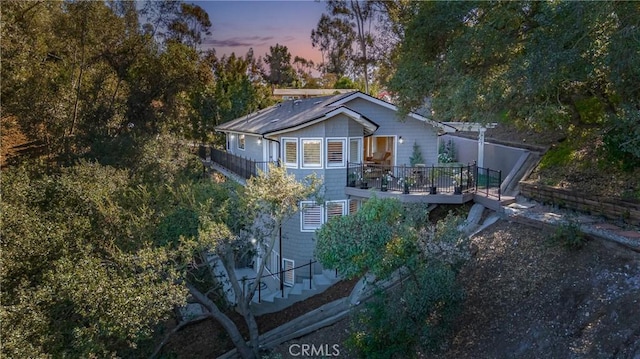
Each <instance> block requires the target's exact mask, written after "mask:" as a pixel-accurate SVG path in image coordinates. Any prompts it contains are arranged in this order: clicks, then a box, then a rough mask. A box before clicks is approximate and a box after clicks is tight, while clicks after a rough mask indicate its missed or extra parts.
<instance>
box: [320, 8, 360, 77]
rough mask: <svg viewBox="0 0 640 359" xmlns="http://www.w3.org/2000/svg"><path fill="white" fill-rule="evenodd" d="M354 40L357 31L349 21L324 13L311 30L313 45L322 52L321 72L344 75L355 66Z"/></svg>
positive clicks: (337, 75)
mask: <svg viewBox="0 0 640 359" xmlns="http://www.w3.org/2000/svg"><path fill="white" fill-rule="evenodd" d="M354 41H355V32H354V31H353V28H352V26H351V24H350V23H349V22H348V21H346V20H344V19H341V18H335V17H329V16H328V15H326V14H322V16H321V17H320V20H319V21H318V25H317V26H316V28H315V29H313V30H311V45H312V46H313V47H317V48H318V49H319V50H320V53H321V54H322V63H321V64H319V68H320V70H321V72H322V73H330V74H335V75H336V77H337V78H341V77H343V76H344V75H345V74H346V73H347V72H348V71H349V69H350V68H352V66H353V42H354Z"/></svg>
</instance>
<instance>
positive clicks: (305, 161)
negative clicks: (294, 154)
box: [302, 139, 322, 168]
mask: <svg viewBox="0 0 640 359" xmlns="http://www.w3.org/2000/svg"><path fill="white" fill-rule="evenodd" d="M302 167H307V168H309V167H311V168H322V140H321V139H304V140H302Z"/></svg>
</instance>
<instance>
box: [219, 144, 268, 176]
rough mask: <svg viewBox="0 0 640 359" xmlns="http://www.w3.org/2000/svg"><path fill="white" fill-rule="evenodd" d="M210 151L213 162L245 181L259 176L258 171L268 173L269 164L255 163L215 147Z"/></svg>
mask: <svg viewBox="0 0 640 359" xmlns="http://www.w3.org/2000/svg"><path fill="white" fill-rule="evenodd" d="M210 150H211V161H212V162H215V163H217V164H219V165H220V166H222V167H224V168H226V169H228V170H229V171H231V172H233V173H235V174H237V175H238V176H240V177H242V178H244V179H249V178H251V177H254V176H257V175H258V171H263V172H266V171H267V168H268V163H269V162H260V161H254V160H251V159H248V158H244V157H240V156H236V155H234V154H231V153H228V152H225V151H220V150H218V149H215V148H213V147H210Z"/></svg>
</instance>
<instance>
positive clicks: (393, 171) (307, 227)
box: [212, 92, 469, 285]
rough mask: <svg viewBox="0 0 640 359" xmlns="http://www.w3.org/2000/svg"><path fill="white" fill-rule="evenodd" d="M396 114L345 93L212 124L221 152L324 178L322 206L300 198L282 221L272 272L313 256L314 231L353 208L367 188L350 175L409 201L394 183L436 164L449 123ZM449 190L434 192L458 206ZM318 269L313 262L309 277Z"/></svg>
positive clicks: (300, 273) (299, 275)
mask: <svg viewBox="0 0 640 359" xmlns="http://www.w3.org/2000/svg"><path fill="white" fill-rule="evenodd" d="M398 113H399V112H398V108H397V107H396V106H395V105H393V104H390V103H388V102H385V101H383V100H380V99H377V98H374V97H371V96H369V95H366V94H364V93H362V92H351V93H344V94H335V95H332V96H325V97H315V98H308V99H298V100H290V101H284V102H282V103H279V104H277V105H274V106H272V107H269V108H266V109H263V110H260V111H257V112H254V113H252V114H249V115H247V116H243V117H241V118H238V119H235V120H232V121H230V122H227V123H224V124H222V125H220V126H218V127H216V131H219V132H222V133H224V134H225V135H226V154H224V155H225V156H229V155H231V156H234V158H240V157H244V158H247V159H250V160H251V161H252V162H251V163H252V164H254V165H257V164H265V163H267V162H278V163H281V165H282V166H285V167H286V168H287V170H288V171H290V172H291V173H293V174H295V176H296V177H298V178H299V179H302V178H304V177H305V176H306V175H308V174H310V173H313V172H314V173H316V174H317V175H318V176H321V177H323V178H324V193H323V196H324V200H325V203H321V204H319V203H316V202H315V201H311V200H310V201H307V202H304V203H301V208H303V209H302V210H301V211H300V213H298V215H296V216H295V217H294V218H292V219H291V220H289V221H288V222H287V223H285V224H284V225H283V228H282V238H281V242H280V243H277V244H276V245H275V248H271V249H267V251H269V250H270V251H271V254H270V256H269V258H268V259H267V264H266V266H267V270H269V271H270V272H272V273H275V272H277V268H278V266H279V265H280V264H279V263H280V260H282V263H283V265H284V268H285V269H292V268H296V267H298V266H300V265H303V264H305V263H309V262H310V261H311V260H313V259H314V248H315V238H314V235H315V233H314V232H315V230H316V229H317V228H319V227H320V226H321V225H322V224H323V223H325V222H326V221H328V220H329V219H331V218H332V217H334V216H340V215H347V214H349V213H352V212H354V211H356V210H357V209H358V208H359V206H360V204H361V202H362V201H363V200H366V198H368V197H369V196H370V195H371V193H372V192H371V190H368V189H361V188H356V186H355V183H350V179H351V178H350V177H351V176H352V175H353V174H357V176H358V177H360V182H363V181H364V180H365V178H367V179H368V180H369V181H371V182H370V183H369V185H370V186H373V187H376V188H378V187H379V186H388V188H387V187H385V189H388V190H387V191H386V192H385V193H384V194H386V195H389V196H402V197H403V198H405V199H408V198H409V197H410V196H411V194H409V195H406V194H404V195H403V194H402V191H400V187H395V189H396V190H394V185H395V186H399V185H401V184H402V183H403V181H404V183H405V187H406V183H408V178H409V176H411V177H412V178H413V177H415V178H418V177H419V176H418V175H416V174H415V173H417V171H426V170H429V169H431V168H433V167H432V166H436V165H437V163H438V159H437V158H438V135H439V134H443V133H447V132H454V131H455V128H454V127H453V126H450V125H447V124H444V123H440V122H436V121H433V120H431V119H428V118H426V117H423V116H420V115H418V114H416V113H409V114H407V115H406V116H405V117H404V118H402V119H400V118H398ZM414 143H415V144H417V145H418V146H419V149H420V150H421V155H422V156H421V157H422V159H423V160H424V163H421V164H419V167H417V166H416V167H415V168H414V167H411V166H410V158H411V157H412V154H413V153H414ZM218 152H220V151H218ZM220 155H221V154H218V153H217V152H216V154H214V153H213V152H212V161H213V162H216V161H217V162H221V160H217V158H219V157H216V156H220ZM236 156H237V157H236ZM227 167H229V166H227ZM245 167H246V166H245ZM416 169H417V170H416ZM453 170H456V171H457V170H460V171H461V172H460V180H459V181H460V182H462V169H453ZM468 172H469V171H468ZM420 173H422V172H419V173H418V174H420ZM425 173H426V172H425ZM451 173H452V174H451V176H449V177H448V178H449V184H448V185H451V184H453V185H455V183H456V179H457V178H458V177H455V176H457V172H455V173H453V172H451ZM387 178H389V179H390V181H389V182H387V183H386V184H384V185H383V184H382V182H381V181H385V180H386V179H387ZM405 178H406V179H405ZM375 181H377V182H375ZM374 182H375V185H374V184H373V183H374ZM412 185H413V186H414V188H415V189H418V186H417V185H414V184H412ZM424 186H425V187H421V188H423V189H426V182H425V184H424ZM358 187H360V186H358ZM380 188H382V187H380ZM443 188H444V187H443ZM453 188H454V187H451V193H452V194H453ZM379 193H380V194H382V192H379ZM426 194H428V193H427V192H426V190H425V191H422V192H421V193H420V195H421V196H416V198H422V200H425V199H427V198H429V199H433V198H436V199H437V198H439V197H438V195H436V196H426ZM452 194H450V195H444V194H443V195H440V196H444V197H442V198H445V197H446V198H454V197H455V198H460V202H458V203H462V198H463V196H464V195H465V194H459V196H453V195H452ZM465 198H468V197H465ZM427 202H428V201H427ZM449 203H454V202H449ZM320 271H322V268H321V266H320V265H319V264H316V265H315V266H314V268H313V270H312V273H311V274H313V273H316V272H320ZM309 276H310V272H309V270H308V269H306V270H293V271H289V272H287V276H285V279H284V281H285V284H286V285H292V284H293V283H294V282H297V281H301V280H302V279H304V278H309Z"/></svg>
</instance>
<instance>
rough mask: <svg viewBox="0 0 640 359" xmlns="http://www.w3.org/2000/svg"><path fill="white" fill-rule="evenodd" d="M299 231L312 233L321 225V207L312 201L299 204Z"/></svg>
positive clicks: (322, 215) (322, 214)
mask: <svg viewBox="0 0 640 359" xmlns="http://www.w3.org/2000/svg"><path fill="white" fill-rule="evenodd" d="M300 208H301V209H302V210H301V214H300V222H301V231H302V232H313V231H315V230H316V229H318V228H320V226H322V223H323V217H324V213H323V210H322V206H321V205H319V204H317V203H316V202H313V201H303V202H301V203H300Z"/></svg>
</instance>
